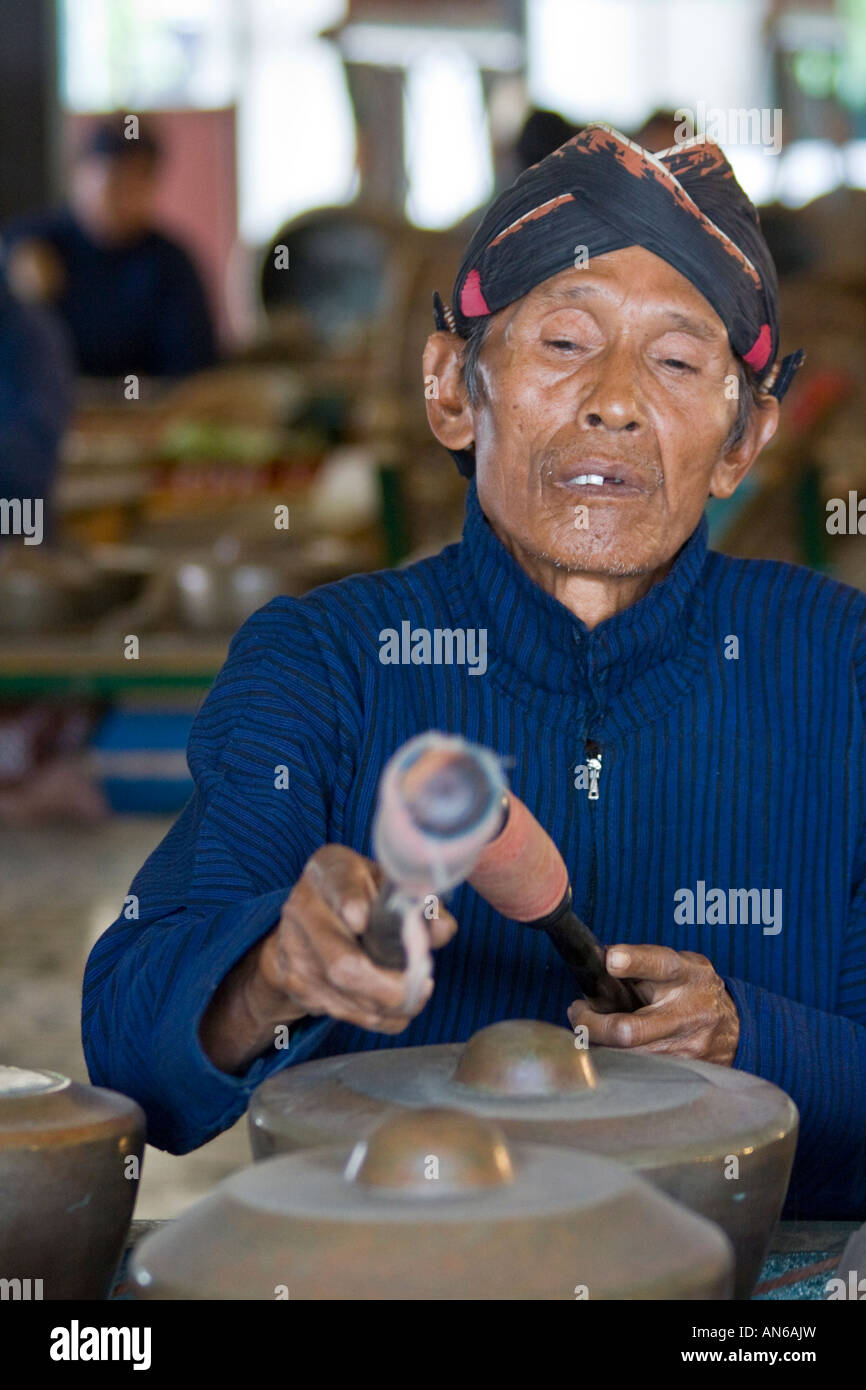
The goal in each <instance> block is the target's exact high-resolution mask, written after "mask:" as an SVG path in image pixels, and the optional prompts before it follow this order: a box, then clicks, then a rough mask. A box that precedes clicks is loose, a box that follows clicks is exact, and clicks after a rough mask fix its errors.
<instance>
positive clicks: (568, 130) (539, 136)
mask: <svg viewBox="0 0 866 1390" xmlns="http://www.w3.org/2000/svg"><path fill="white" fill-rule="evenodd" d="M580 129H581V127H580V126H577V125H573V124H572V123H571V121H567V120H566V119H565V117H564V116H560V114H559V112H558V111H546V110H544V109H543V108H542V107H538V106H534V107H533V108H532V110H531V111H529V113H528V114H527V117H526V120H525V121H524V122H523V128H522V129H521V131H520V134H519V135H518V137H517V140H516V142H515V146H514V157H515V160H516V164H517V170H516V172H517V173H518V174H520V173H522V172H523V170H524V169H531V168H532V166H533V165H534V164H540V163H541V161H542V159H546V158H547V156H548V155H549V154H552V152H553V151H554V150H558V149H559V147H560V145H564V144H565V142H566V140H570V139H571V137H572V136H573V135H576V134H577V132H578V131H579V130H580Z"/></svg>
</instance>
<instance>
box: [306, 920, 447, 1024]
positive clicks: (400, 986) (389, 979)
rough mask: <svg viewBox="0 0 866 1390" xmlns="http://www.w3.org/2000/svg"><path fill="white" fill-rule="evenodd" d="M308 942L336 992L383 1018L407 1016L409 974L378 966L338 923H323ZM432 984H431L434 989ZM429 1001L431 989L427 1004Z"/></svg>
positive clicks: (425, 998) (424, 1000)
mask: <svg viewBox="0 0 866 1390" xmlns="http://www.w3.org/2000/svg"><path fill="white" fill-rule="evenodd" d="M308 940H309V941H310V943H311V946H312V949H313V951H314V952H315V954H316V956H317V958H318V963H319V968H320V971H321V973H322V975H323V977H324V978H325V979H326V980H327V982H328V984H329V985H330V986H331V987H332V988H334V989H337V990H338V991H339V992H340V993H341V994H344V995H349V996H351V997H352V998H353V999H356V1000H358V1001H363V1002H364V1003H365V1004H366V1005H367V1006H368V1007H369V1008H371V1009H374V1010H376V1011H378V1012H380V1013H383V1014H405V1013H406V1012H407V1008H406V1000H407V986H408V978H407V975H406V972H404V971H400V970H386V969H385V968H384V967H382V966H379V965H376V964H375V963H374V962H373V961H372V960H371V959H370V957H369V956H368V955H367V953H366V952H365V951H364V950H363V949H362V948H361V946H360V945H358V944H357V943H356V942H355V941H351V942H347V941H346V939H345V937H344V936H343V935H342V933H341V931H340V927H339V924H338V923H331V922H324V923H321V924H320V926H319V928H318V929H317V931H316V933H315V936H313V935H309V936H308ZM432 983H433V982H432V980H431V981H429V985H430V986H431V987H432ZM429 997H430V991H429V989H428V991H427V993H426V995H425V996H424V998H423V1003H426V1001H427V999H428V998H429ZM423 1003H422V1007H423ZM413 1012H414V1011H413Z"/></svg>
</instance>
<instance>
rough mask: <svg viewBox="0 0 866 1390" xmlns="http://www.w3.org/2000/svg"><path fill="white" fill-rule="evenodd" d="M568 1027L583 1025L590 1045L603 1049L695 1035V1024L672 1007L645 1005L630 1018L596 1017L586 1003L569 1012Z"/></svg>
mask: <svg viewBox="0 0 866 1390" xmlns="http://www.w3.org/2000/svg"><path fill="white" fill-rule="evenodd" d="M568 1017H569V1019H570V1021H571V1026H572V1027H573V1028H576V1027H577V1026H578V1025H580V1024H584V1025H585V1026H586V1029H587V1036H588V1038H589V1041H590V1042H595V1043H600V1044H601V1045H602V1046H603V1047H633V1048H639V1047H647V1046H648V1045H649V1044H652V1043H658V1042H660V1041H661V1040H662V1039H665V1038H667V1039H674V1038H681V1037H685V1036H687V1035H689V1034H691V1033H692V1032H693V1031H694V1027H695V1023H694V1020H693V1019H691V1018H689V1017H688V1016H687V1015H685V1014H684V1013H683V1011H682V1009H680V1008H676V1007H674V1006H673V1005H667V1006H666V1005H664V1004H648V1005H647V1006H646V1007H645V1008H643V1009H637V1010H636V1011H635V1012H634V1013H633V1014H597V1013H596V1012H595V1010H594V1009H591V1008H590V1007H589V1005H588V1004H586V1001H585V1000H582V999H576V1000H575V1001H574V1003H573V1004H572V1005H571V1007H570V1008H569V1010H568Z"/></svg>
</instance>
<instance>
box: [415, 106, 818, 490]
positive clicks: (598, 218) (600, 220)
mask: <svg viewBox="0 0 866 1390" xmlns="http://www.w3.org/2000/svg"><path fill="white" fill-rule="evenodd" d="M627 246H643V247H645V248H646V250H647V251H652V252H654V253H655V255H657V256H660V257H661V258H662V260H665V261H667V262H668V264H669V265H672V266H673V267H674V269H675V270H678V271H680V273H681V274H682V275H684V276H685V277H686V279H687V280H690V281H691V283H692V284H693V285H694V286H695V288H696V289H698V290H700V292H701V294H702V295H703V296H704V298H705V299H706V300H708V302H709V303H710V304H711V305H712V306H713V308H714V309H715V311H716V313H717V314H718V315H719V318H720V319H721V320H722V322H723V323H724V324H725V326H726V328H727V330H728V338H729V340H730V344H731V349H732V351H733V352H734V353H736V354H737V356H738V357H740V358H742V360H743V361H744V362H747V363H748V364H749V365H750V366H751V367H752V368H753V369H754V371H755V373H756V374H757V377H758V380H759V382H760V383H761V384H762V386H763V388H764V389H765V390H767V391H769V392H771V393H772V394H773V395H775V396H777V397H778V398H779V400H781V398H782V396H783V395H784V394H785V391H786V390H787V389H788V387H789V385H790V384H791V381H792V379H793V377H794V373H795V372H796V371H797V368H798V367H799V366H800V364H801V362H802V360H803V353H802V351H797V352H794V353H791V354H790V355H789V356H788V357H785V358H784V359H783V360H782V362H781V363H777V361H776V357H777V353H778V347H779V287H778V282H777V279H776V269H775V266H774V265H773V259H772V256H771V255H770V248H769V247H768V246H767V243H766V241H765V240H764V236H763V233H762V231H761V227H760V223H759V221H758V214H757V212H756V210H755V208H754V206H753V204H752V203H751V202H750V201H749V199H748V198H747V197H746V194H745V193H744V192H743V190H742V188H741V187H740V185H739V184H738V183H737V180H736V179H735V177H734V171H733V169H732V168H731V166H730V164H729V163H728V160H727V159H726V158H725V156H724V154H723V153H722V151H721V150H720V148H719V146H718V145H716V144H714V143H713V142H712V141H711V140H707V139H706V138H705V137H704V136H696V137H695V138H694V139H692V140H688V141H686V142H685V143H683V144H681V145H675V146H673V148H672V149H669V150H662V151H661V152H660V153H659V154H651V153H650V152H649V150H644V149H642V148H641V147H640V145H636V144H634V143H633V141H631V140H629V139H627V138H626V136H624V135H622V134H620V132H619V131H618V130H614V129H613V128H612V127H611V126H608V125H603V124H601V123H598V124H594V125H590V126H587V127H586V128H585V129H584V130H582V131H581V132H580V133H579V134H578V135H575V136H573V137H572V139H570V140H567V141H566V142H565V144H564V145H561V146H560V147H559V149H558V150H554V151H553V153H552V154H549V155H548V156H547V158H546V159H543V160H541V162H540V163H538V164H534V165H533V166H532V168H530V169H527V170H525V172H524V173H522V174H521V175H520V177H519V178H518V179H517V180H516V182H515V183H514V184H512V186H511V188H509V189H506V191H505V192H504V193H503V194H501V196H500V197H499V198H497V199H496V201H495V202H494V203H493V204H492V205H491V206H490V208H489V209H488V211H487V213H486V215H485V217H484V219H483V220H482V222H481V223H480V225H479V226H478V227H477V228H476V231H475V233H474V235H473V237H472V240H471V241H470V243H469V246H468V247H467V249H466V253H465V255H464V257H463V261H462V263H461V265H460V269H459V270H458V272H457V279H456V280H455V282H454V291H453V297H452V308H451V309H450V310H446V309H445V308H444V306H443V304H442V301H441V299H440V298H439V296H438V295H436V296H434V307H435V317H436V326H437V327H438V328H446V327H447V328H450V329H451V331H452V332H455V333H458V334H460V335H461V336H462V337H466V335H467V333H468V331H469V328H470V325H471V323H472V321H473V320H475V319H478V318H479V317H481V316H483V315H487V314H495V313H497V311H498V310H500V309H504V308H505V307H506V306H507V305H508V304H513V303H514V301H515V300H517V299H521V298H522V297H523V296H524V295H525V294H528V293H529V291H530V290H531V289H533V288H534V287H535V286H536V285H538V284H540V283H541V282H542V281H543V280H547V279H549V278H550V276H552V275H557V274H559V272H560V271H562V270H567V269H570V268H571V267H573V266H574V265H575V254H576V250H577V248H578V247H585V248H586V254H587V256H588V259H589V261H590V262H591V260H592V258H593V257H594V256H603V255H605V253H606V252H608V251H620V250H623V249H624V248H625V247H627ZM452 452H453V454H454V458H455V459H456V461H457V466H458V468H459V469H460V471H461V473H464V474H466V476H471V474H472V472H473V471H474V458H473V455H472V453H471V451H469V450H455V451H452Z"/></svg>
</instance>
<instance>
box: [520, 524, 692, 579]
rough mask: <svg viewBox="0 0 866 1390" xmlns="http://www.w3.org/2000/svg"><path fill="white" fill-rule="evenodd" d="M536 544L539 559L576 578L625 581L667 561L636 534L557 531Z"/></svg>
mask: <svg viewBox="0 0 866 1390" xmlns="http://www.w3.org/2000/svg"><path fill="white" fill-rule="evenodd" d="M539 540H540V542H541V544H540V545H539V546H538V547H537V548H536V547H533V548H534V549H535V553H536V554H537V556H538V558H539V559H541V560H546V561H547V562H548V563H549V564H552V565H554V566H555V567H556V569H561V570H566V571H572V572H573V573H576V574H581V573H583V574H607V575H610V576H611V577H612V578H619V579H625V578H629V577H633V576H636V575H640V574H647V573H648V572H650V571H652V570H655V569H658V567H659V566H660V565H663V564H665V563H666V562H667V561H668V560H669V559H670V556H669V555H667V554H664V555H660V554H659V546H658V544H652V543H651V542H650V541H649V539H648V538H646V537H641V536H640V535H639V533H635V532H626V533H625V534H622V535H620V534H617V533H614V534H611V533H610V532H608V533H607V534H605V533H604V532H603V531H596V532H595V533H593V532H591V531H578V530H574V529H572V528H569V529H567V530H566V529H561V528H557V530H556V532H555V534H553V535H548V536H546V537H539Z"/></svg>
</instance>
